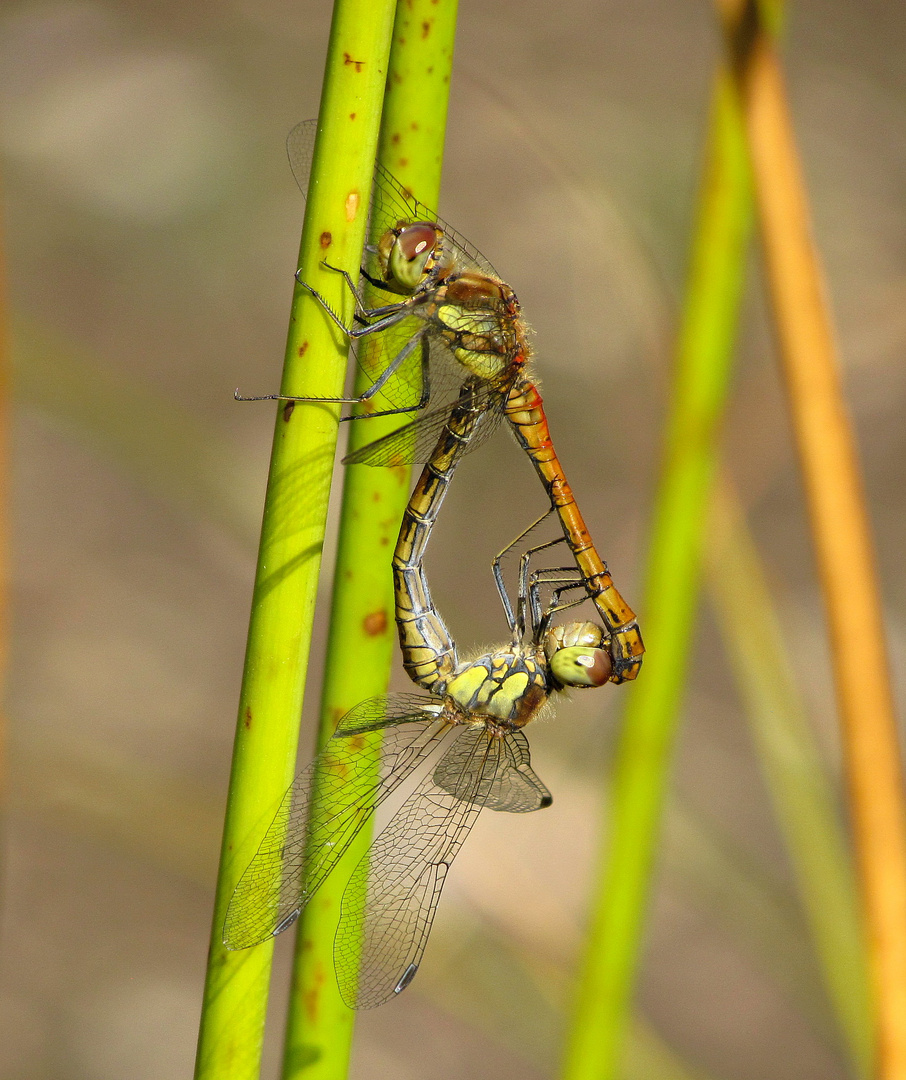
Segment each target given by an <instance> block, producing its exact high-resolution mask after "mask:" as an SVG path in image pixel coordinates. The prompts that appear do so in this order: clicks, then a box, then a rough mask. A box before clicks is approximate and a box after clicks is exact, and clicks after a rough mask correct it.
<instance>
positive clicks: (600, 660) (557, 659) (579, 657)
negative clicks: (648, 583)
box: [544, 622, 613, 689]
mask: <svg viewBox="0 0 906 1080" xmlns="http://www.w3.org/2000/svg"><path fill="white" fill-rule="evenodd" d="M606 641H607V635H606V634H605V632H604V630H603V629H602V628H601V627H600V626H598V625H597V623H593V622H573V623H566V624H565V625H564V626H555V627H554V628H553V629H552V630H549V631H548V632H547V634H546V635H545V640H544V651H545V653H546V655H547V659H548V664H549V666H550V673H551V675H552V676H553V678H554V680H555V681H556V682H557V683H559V684H560V686H562V687H564V688H569V689H581V688H582V687H588V686H603V685H604V684H605V683H606V682H607V681H608V680H609V679H610V676H611V675H612V674H613V659H612V658H611V655H610V652H609V651H608V649H606V648H604V644H605V642H606Z"/></svg>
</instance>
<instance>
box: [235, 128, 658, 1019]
mask: <svg viewBox="0 0 906 1080" xmlns="http://www.w3.org/2000/svg"><path fill="white" fill-rule="evenodd" d="M313 138H314V123H313V122H307V123H305V124H300V125H299V126H298V127H297V128H295V129H294V130H293V131H292V132H291V133H290V137H289V140H288V148H289V153H290V162H291V164H292V166H293V171H294V173H295V175H296V179H297V180H298V181H299V185H300V187H301V188H302V190H303V192H304V191H305V189H306V187H307V182H308V172H309V164H310V160H311V146H312V143H313ZM370 235H371V236H372V238H373V239H374V243H373V244H371V245H369V247H368V249H366V250H367V252H368V255H369V258H368V260H367V261H366V266H365V267H364V268H363V270H362V275H363V279H364V280H365V281H366V282H369V283H370V284H371V285H373V286H375V287H377V288H379V289H382V290H384V291H385V292H386V293H387V294H388V295H389V296H391V297H396V298H399V299H395V300H394V301H393V302H390V303H388V304H386V305H384V306H381V307H377V308H367V307H366V306H365V305H364V303H363V302H362V300H361V298H360V296H359V294H358V292H357V290H356V283H355V282H353V281H352V280H351V279H349V278H348V277H347V284H348V286H349V288H350V290H351V291H352V293H353V296H354V297H355V305H356V324H355V325H354V326H352V327H347V326H345V325H343V324H342V323H341V322H340V320H339V319H338V317H337V316H336V314H335V313H334V312H333V311H332V310H331V309H330V307H329V306H328V305H327V303H326V302H325V301H324V300H323V298H322V297H321V296H320V294H319V293H318V292H317V291H316V290H315V289H314V288H313V287H312V286H311V285H310V284H308V283H307V282H303V281H300V282H299V283H300V285H302V286H303V287H304V288H306V289H307V290H308V291H309V292H310V293H312V295H313V296H314V297H315V299H316V300H318V301H319V302H320V303H321V306H322V308H323V309H324V311H325V313H326V315H327V316H328V317H330V318H331V319H333V321H334V322H336V323H337V324H338V325H339V326H340V327H341V328H342V330H343V331H344V332H345V333H346V334H347V335H348V336H349V338H350V340H351V341H352V342H356V341H358V340H360V339H362V338H366V337H368V338H371V339H372V342H373V353H372V356H371V357H370V368H371V370H374V371H376V372H377V375H376V378H375V380H374V382H373V384H372V386H371V387H370V388H369V390H368V391H367V392H366V393H365V394H364V395H362V397H360V398H355V399H351V400H350V399H341V400H342V401H344V402H345V401H347V400H349V401H350V403H353V404H362V403H368V402H370V399H371V398H373V397H374V396H375V394H376V393H377V392H378V391H382V392H383V393H384V394H385V395H388V394H391V393H395V394H396V395H397V396H396V398H395V399H394V400H396V401H397V402H398V404H397V405H396V406H395V407H394V408H392V409H389V410H384V413H386V412H388V411H389V412H418V413H419V414H420V415H418V416H417V417H416V418H415V419H413V420H412V421H411V422H409V423H407V424H405V425H404V426H403V427H401V428H400V429H398V430H397V431H395V432H393V433H392V434H390V435H388V436H385V437H384V438H382V439H379V440H377V441H376V442H374V443H371V444H370V445H368V446H366V447H364V448H363V449H361V450H358V451H356V452H355V453H354V454H352V455H350V456H349V457H348V458H347V459H346V461H347V463H351V464H368V465H376V466H378V465H391V464H401V463H405V462H413V461H414V462H424V463H425V468H424V469H423V471H422V474H421V476H420V478H419V480H418V483H417V484H416V487H415V489H414V491H413V493H412V496H411V498H410V500H409V504H408V506H407V508H406V511H405V513H404V515H403V520H402V523H401V527H400V532H399V538H398V540H397V545H396V549H395V552H394V555H393V560H392V569H393V578H394V589H395V597H396V622H397V628H398V632H399V638H400V645H401V648H402V652H403V663H404V666H405V668H406V671H407V673H408V674H409V676H410V678H411V679H412V680H413V681H414V682H415V683H416V684H417V685H418V686H420V687H422V688H423V689H424V690H427V691H428V693H429V695H430V696H424V695H391V696H388V697H383V698H375V699H370V700H368V701H365V702H362V703H361V704H360V705H358V706H357V707H356V708H354V709H353V710H352V711H351V712H350V713H348V714H347V715H346V716H345V717H344V718H343V719H342V720H341V721H340V724H339V726H338V728H337V731H336V733H335V735H334V736H333V738H332V739H331V740H330V742H329V743H328V745H327V746H326V748H325V749H324V750H323V751H322V753H321V754H320V755H319V756H318V757H317V758H316V759H315V760H314V761H313V762H312V764H311V765H310V766H309V767H308V769H306V770H305V771H304V772H303V773H302V774H301V775H300V776H299V777H298V778H297V779H296V781H295V782H294V784H293V786H292V787H291V788H290V790H289V792H287V795H286V797H285V798H284V800H283V803H282V805H281V807H280V810H279V811H278V813H277V816H276V818H275V819H274V821H273V823H272V825H271V826H270V828H269V829H268V831H267V833H266V835H265V837H264V839H263V841H262V842H261V845H260V847H259V849H258V852H257V854H256V855H255V857H254V859H253V860H252V862H251V864H250V865H249V866H248V868H247V869H246V871H245V873H244V874H243V876H242V878H241V879H240V881H239V884H238V885H237V887H236V891H235V893H234V894H233V897H232V899H231V901H230V905H229V908H228V910H227V915H226V922H225V925H224V944H225V945H226V946H227V948H230V949H241V948H246V947H248V946H251V945H255V944H257V943H259V942H261V941H264V940H266V939H267V938H268V937H270V936H272V935H274V934H278V933H280V932H281V931H282V930H284V929H286V928H287V927H288V926H290V925H291V924H292V923H293V922H294V921H295V919H296V918H297V917H298V915H299V913H300V912H301V910H302V908H303V907H304V906H305V905H306V904H307V903H308V901H309V900H310V899H311V897H312V895H313V894H314V893H315V891H316V890H317V888H318V887H319V886H320V885H321V883H322V882H323V881H324V879H325V878H326V877H327V875H328V874H329V873H330V872H331V870H332V869H333V868H334V867H335V866H336V864H337V863H338V862H339V860H340V858H341V857H342V855H343V854H344V852H345V851H346V850H347V849H348V847H349V845H350V843H351V842H352V840H353V838H354V837H355V836H356V835H357V833H358V832H359V830H360V829H361V828H362V827H363V826H364V825H365V824H366V823H367V822H369V821H370V819H371V817H372V815H373V814H374V813H375V811H376V810H377V808H378V807H379V806H380V805H381V804H383V803H384V802H385V800H387V799H388V798H389V797H390V796H391V795H392V794H393V793H394V792H395V791H397V789H398V788H399V787H400V785H402V784H403V783H404V781H405V780H406V779H407V778H410V777H414V783H415V787H414V790H413V791H412V792H411V793H410V794H409V796H408V797H407V798H406V799H405V800H404V801H403V803H402V805H401V806H400V808H399V809H398V810H397V811H396V813H395V814H394V815H393V816H392V818H391V819H390V821H389V823H388V824H387V825H386V826H385V827H384V828H383V829H382V830H381V831H380V832H379V834H378V836H377V837H376V839H375V840H374V842H373V843H372V844H371V846H370V848H369V849H368V851H367V852H366V854H365V855H364V856H363V857H362V859H361V860H360V862H359V864H358V866H357V867H356V869H355V870H354V871H353V873H352V876H351V877H350V879H349V883H348V885H347V886H346V890H345V892H344V895H343V901H342V905H341V914H340V921H339V925H338V929H337V935H336V940H335V947H334V959H335V965H336V971H337V978H338V982H339V985H340V991H341V994H342V996H343V998H344V1000H345V1001H346V1003H347V1004H348V1005H350V1006H351V1007H356V1008H369V1007H373V1006H375V1005H380V1004H382V1003H383V1002H384V1001H386V1000H388V999H389V998H390V997H392V996H393V995H394V994H398V993H399V992H400V991H401V990H403V989H405V987H406V986H408V985H409V983H410V982H411V981H412V979H413V977H414V975H415V973H416V971H417V969H418V965H419V963H420V961H421V957H422V954H423V952H424V948H425V945H426V942H427V938H428V934H429V931H430V929H431V924H432V921H433V918H434V912H435V909H436V906H437V901H438V899H439V896H440V892H441V889H442V887H443V883H444V880H445V878H446V874H447V871H448V870H449V867H450V864H451V863H452V860H453V858H454V857H455V855H456V853H457V851H458V850H459V848H460V846H461V845H462V843H463V841H464V840H465V838H466V836H467V835H468V832H469V830H470V829H471V827H472V825H473V824H474V822H475V819H476V818H477V816H478V814H479V812H480V811H481V809H482V808H483V807H489V808H490V809H493V810H498V811H507V812H510V813H526V812H529V811H533V810H538V809H541V808H543V807H545V806H549V805H550V802H551V795H550V793H549V792H548V790H547V788H546V787H545V786H544V784H543V783H542V782H541V780H540V779H539V778H538V776H537V775H536V774H535V772H534V771H533V770H532V767H531V759H530V753H529V745H528V740H527V739H526V737H525V734H524V732H523V730H522V729H523V728H524V727H525V726H526V724H528V723H529V722H530V721H531V720H532V719H534V718H535V717H536V716H537V715H538V713H539V712H540V711H541V710H542V709H543V708H544V706H545V705H546V704H547V703H548V701H549V700H550V699H551V698H552V697H555V696H556V695H558V694H559V693H561V692H563V691H564V690H568V689H572V688H578V687H592V686H602V685H604V684H605V683H606V682H608V681H612V682H624V681H626V680H629V679H634V678H635V677H636V675H637V674H638V671H639V668H640V665H641V661H642V653H643V651H644V650H643V646H642V640H641V636H640V634H639V630H638V626H637V624H636V621H635V616H634V614H633V612H632V610H631V609H630V608H629V606H628V605H627V604H626V603H625V601H624V600H623V599H622V597H621V596H620V594H619V593H618V592H617V590H616V588H615V587H614V585H613V581H612V580H611V577H610V575H609V573H608V571H607V567H606V565H605V564H604V562H603V560H602V559H601V558H600V556H599V555H598V552H597V550H596V549H595V546H594V544H593V543H592V540H591V537H590V536H589V534H588V530H587V529H586V527H585V524H584V521H583V520H582V516H581V514H580V512H579V509H578V506H577V505H576V501H575V498H574V497H573V494H572V491H571V489H570V486H569V484H568V482H567V480H566V477H565V475H564V473H563V469H562V467H561V465H560V462H559V460H558V458H557V455H556V453H555V451H554V448H553V445H552V443H551V440H550V434H549V431H548V427H547V420H546V418H545V415H544V409H543V405H542V401H541V396H540V394H539V392H538V390H537V387H536V386H535V385H534V383H533V382H532V381H531V379H530V376H529V372H528V361H529V358H530V353H529V348H528V344H527V341H526V329H525V324H524V321H523V319H522V316H521V314H520V309H519V304H518V301H517V299H516V296H515V293H514V292H513V291H512V289H510V287H509V286H508V285H506V284H505V283H504V282H503V281H502V279H501V278H500V277H498V275H497V274H496V273H495V271H494V270H493V268H492V267H491V266H490V264H489V263H487V262H486V261H485V260H484V259H483V258H482V257H481V255H479V254H478V252H477V251H475V250H474V249H473V248H472V247H471V246H470V245H468V244H467V243H466V242H465V241H464V240H462V238H461V237H459V236H458V235H457V234H456V233H455V232H454V231H453V230H452V229H450V228H449V227H448V226H447V225H446V224H445V223H444V222H443V221H441V220H440V219H439V218H438V217H437V216H436V215H434V214H432V213H431V212H430V211H428V210H427V208H425V207H424V206H423V205H422V204H420V203H419V202H417V200H415V199H414V198H413V197H412V195H411V194H410V193H409V192H407V191H406V189H405V188H404V187H403V186H402V185H401V184H399V183H398V182H397V181H396V180H395V179H394V178H393V177H392V176H391V175H390V174H389V173H388V172H387V171H386V170H385V169H384V168H383V167H382V166H381V165H380V164H378V165H376V167H375V176H374V188H373V195H372V204H371V214H370ZM445 370H446V372H447V373H449V372H450V371H451V370H452V371H453V372H455V382H454V388H455V393H454V397H453V399H452V400H451V401H448V402H443V403H442V404H438V399H439V398H442V397H443V387H444V386H447V385H449V378H446V379H445V378H444V376H443V373H444V371H445ZM268 397H272V398H280V395H268ZM295 400H299V399H295ZM426 406H427V408H426ZM364 415H365V416H367V415H380V414H379V413H376V412H371V413H365V414H364ZM503 417H506V419H507V420H508V421H509V423H510V426H511V429H512V431H513V432H514V434H515V436H516V439H517V441H518V442H519V444H520V445H521V446H522V447H523V448H524V449H525V451H526V453H527V454H528V456H529V458H530V460H531V461H532V463H533V465H534V467H535V470H536V471H537V472H538V474H539V476H540V477H541V480H542V482H543V484H544V487H545V490H546V492H547V494H548V498H549V500H550V507H549V509H548V510H547V512H546V513H545V514H544V515H543V516H542V518H539V522H540V521H541V520H543V518H544V517H546V516H547V515H548V514H550V513H556V514H557V516H558V518H559V521H560V524H561V527H562V530H563V536H561V537H558V538H557V539H556V540H552V541H548V542H546V543H542V544H537V545H535V546H533V547H529V548H528V549H527V550H525V551H523V552H522V555H521V558H520V563H519V573H518V587H517V593H516V597H515V603H514V602H513V600H512V599H511V598H510V596H509V594H508V592H507V589H506V586H505V583H504V576H503V572H502V558H503V556H504V555H505V554H507V552H509V551H510V550H511V549H513V548H514V547H516V546H517V545H519V544H520V543H521V542H522V541H523V539H524V538H525V537H526V536H527V535H528V533H529V532H530V531H531V530H532V529H533V528H534V527H535V525H537V524H538V522H536V523H535V525H532V526H530V527H529V529H526V530H525V531H524V532H523V533H522V534H520V536H519V537H517V539H516V540H515V541H513V543H512V544H511V545H510V546H509V547H508V548H507V549H506V550H505V551H504V552H502V553H501V555H498V556H497V558H496V559H495V560H494V565H493V570H494V579H495V582H496V585H497V589H498V592H499V594H500V598H501V601H502V603H503V607H504V611H505V613H506V617H507V622H508V625H509V629H510V640H509V641H508V642H507V643H506V644H504V645H502V646H500V647H499V648H497V649H494V650H492V651H490V652H488V653H485V654H484V655H482V656H479V657H477V658H475V659H474V660H471V661H469V662H464V661H460V659H459V657H458V653H457V649H456V645H455V642H454V640H453V637H452V635H451V634H450V632H449V630H448V629H447V627H446V624H445V623H444V621H443V619H442V618H441V616H440V614H439V613H438V612H437V610H436V608H435V607H434V604H433V602H432V599H431V593H430V590H429V587H428V582H427V579H426V576H425V571H424V554H425V549H426V546H427V543H428V540H429V538H430V535H431V530H432V528H433V527H434V524H435V522H436V519H437V516H438V513H439V510H440V507H441V503H442V502H443V499H444V497H445V495H446V492H447V489H448V487H449V484H450V481H451V479H452V476H453V473H454V470H455V469H456V466H457V464H458V462H459V461H460V459H461V458H462V457H463V456H464V455H465V454H466V453H468V452H470V451H471V450H473V449H475V447H476V446H478V445H479V444H480V443H481V442H483V441H484V439H485V438H486V437H487V435H488V434H489V433H490V431H491V430H493V428H494V427H496V425H497V423H498V421H499V420H501V419H502V418H503ZM354 418H355V417H353V419H354ZM562 542H565V543H566V544H567V546H568V547H569V549H570V551H571V553H572V556H573V561H574V565H572V566H569V567H547V566H546V567H542V568H537V567H535V568H533V566H532V560H533V558H535V556H537V555H538V553H540V552H541V551H543V550H545V549H548V548H551V547H553V546H554V545H556V544H559V543H562ZM570 594H571V595H570ZM567 596H569V598H568V599H567V598H566V597H567ZM545 597H546V599H545ZM586 599H591V600H592V601H593V603H594V605H595V607H596V609H597V612H598V614H599V615H600V618H601V621H602V623H603V626H601V625H598V624H596V623H592V622H570V623H566V624H561V625H557V626H554V625H553V619H554V617H555V616H556V615H558V614H559V613H560V612H562V611H564V610H566V609H568V608H571V607H573V606H575V605H577V604H579V603H582V602H584V601H585V600H586Z"/></svg>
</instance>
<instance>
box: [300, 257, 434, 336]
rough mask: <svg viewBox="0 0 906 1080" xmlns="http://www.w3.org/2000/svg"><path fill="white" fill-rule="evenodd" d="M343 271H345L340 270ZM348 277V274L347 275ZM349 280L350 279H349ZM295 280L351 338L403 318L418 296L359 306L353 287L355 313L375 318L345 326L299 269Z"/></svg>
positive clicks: (391, 324) (372, 332) (379, 328)
mask: <svg viewBox="0 0 906 1080" xmlns="http://www.w3.org/2000/svg"><path fill="white" fill-rule="evenodd" d="M330 269H331V270H335V269H336V267H330ZM341 273H345V271H341ZM347 277H348V275H347ZM349 280H350V281H351V279H349ZM296 281H297V282H298V283H299V284H300V285H301V286H302V288H303V289H305V291H306V292H307V293H308V294H309V295H310V296H313V297H314V298H315V300H317V302H318V303H319V304H320V305H321V307H322V308H323V309H324V311H325V312H326V313H327V314H328V315H329V316H330V318H331V319H332V320H333V321H334V323H336V325H337V326H338V327H339V328H340V329H341V330H342V331H343V333H344V334H346V335H347V336H348V337H351V338H360V337H365V335H366V334H374V333H376V332H378V331H380V330H386V329H387V327H388V326H393V325H394V324H396V323H398V322H399V321H400V320H401V319H404V318H405V317H406V316H407V315H408V314H409V310H410V308H411V307H412V305H413V304H414V303H415V302H416V301H417V300H419V299H420V298H419V297H415V296H411V297H407V298H406V299H405V300H400V302H399V303H397V304H387V305H386V306H384V307H379V308H373V309H369V308H366V307H361V301H360V300H359V299H358V293H356V292H355V289H353V294H354V295H355V297H356V301H357V305H358V306H359V307H360V308H361V310H360V311H357V312H356V314H357V315H360V316H361V317H362V318H363V319H375V320H376V321H375V322H369V323H368V325H367V326H347V325H346V323H344V322H343V320H342V319H341V318H340V316H339V315H337V313H336V312H335V311H334V310H333V308H332V307H331V306H330V304H328V303H327V301H326V300H325V299H324V297H323V296H322V295H321V293H319V292H318V290H317V289H316V288H315V287H314V286H313V285H309V284H308V282H307V281H305V280H303V279H302V278H300V277H299V271H298V270H297V271H296Z"/></svg>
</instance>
